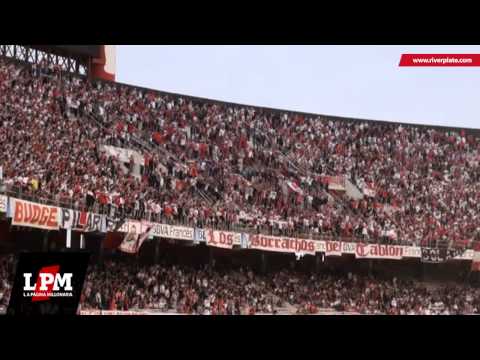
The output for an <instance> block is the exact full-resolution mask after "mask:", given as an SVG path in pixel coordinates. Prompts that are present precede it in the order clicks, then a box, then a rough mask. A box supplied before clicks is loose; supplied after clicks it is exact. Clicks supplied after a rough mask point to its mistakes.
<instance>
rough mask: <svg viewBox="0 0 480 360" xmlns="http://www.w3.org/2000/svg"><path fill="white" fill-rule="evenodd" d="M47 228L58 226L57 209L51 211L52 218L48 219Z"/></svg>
mask: <svg viewBox="0 0 480 360" xmlns="http://www.w3.org/2000/svg"><path fill="white" fill-rule="evenodd" d="M47 226H52V227H53V226H57V208H52V209H51V210H50V217H49V218H48V222H47Z"/></svg>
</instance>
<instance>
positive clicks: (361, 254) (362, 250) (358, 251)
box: [355, 243, 367, 257]
mask: <svg viewBox="0 0 480 360" xmlns="http://www.w3.org/2000/svg"><path fill="white" fill-rule="evenodd" d="M366 247H367V245H365V244H362V243H358V244H357V247H356V248H355V253H356V255H357V256H358V257H365V256H367V254H366V253H365V248H366Z"/></svg>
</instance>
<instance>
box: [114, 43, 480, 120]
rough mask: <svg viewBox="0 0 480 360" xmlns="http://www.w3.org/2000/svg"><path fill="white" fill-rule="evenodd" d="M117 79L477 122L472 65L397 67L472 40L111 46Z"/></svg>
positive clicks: (399, 116)
mask: <svg viewBox="0 0 480 360" xmlns="http://www.w3.org/2000/svg"><path fill="white" fill-rule="evenodd" d="M116 53H117V59H116V63H117V81H119V82H122V83H127V84H132V85H137V86H143V87H146V88H152V89H156V90H162V91H167V92H173V93H179V94H185V95H191V96H197V97H203V98H209V99H215V100H222V101H228V102H234V103H240V104H246V105H254V106H265V107H271V108H278V109H284V110H292V111H302V112H308V113H315V114H322V115H334V116H345V117H353V118H359V119H372V120H384V121H395V122H405V123H414V124H428V125H443V126H455V127H466V128H479V127H480V125H479V124H480V106H479V104H480V96H479V95H480V67H451V68H448V67H399V66H398V64H399V61H400V56H401V54H403V53H428V54H432V53H436V54H438V53H442V54H444V53H447V54H450V53H451V54H462V53H468V54H478V53H480V46H385V45H384V46H378V45H376V46H365V45H362V46H360V45H359V46H346V45H342V46H330V45H329V46H326V45H316V46H312V45H310V46H303V45H302V46H300V45H282V46H271V45H235V46H233V45H214V46H213V45H191V46H184V45H181V46H180V45H168V46H167V45H165V46H157V45H152V46H138V45H136V46H135V45H134V46H123V45H122V46H121V45H119V46H117V50H116Z"/></svg>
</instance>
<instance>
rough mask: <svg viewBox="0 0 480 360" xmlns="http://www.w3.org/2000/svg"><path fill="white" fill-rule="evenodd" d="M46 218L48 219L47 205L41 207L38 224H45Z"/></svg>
mask: <svg viewBox="0 0 480 360" xmlns="http://www.w3.org/2000/svg"><path fill="white" fill-rule="evenodd" d="M47 220H48V208H47V207H43V208H42V217H41V218H40V222H39V224H40V225H46V224H47Z"/></svg>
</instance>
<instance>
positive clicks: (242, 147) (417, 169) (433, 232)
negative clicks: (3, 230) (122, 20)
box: [0, 60, 480, 247]
mask: <svg viewBox="0 0 480 360" xmlns="http://www.w3.org/2000/svg"><path fill="white" fill-rule="evenodd" d="M0 104H1V108H0V121H1V125H0V140H1V141H2V143H3V144H4V149H5V151H4V152H2V154H0V163H1V164H2V165H3V168H4V178H5V183H6V185H7V186H9V187H14V188H16V189H21V191H22V193H23V194H26V195H31V196H35V197H37V198H48V199H54V200H55V201H57V202H59V201H62V202H64V203H68V204H72V206H73V207H76V208H88V209H96V210H97V211H102V212H106V211H109V212H111V213H112V214H115V215H124V214H127V215H128V216H132V217H137V218H148V219H151V220H158V221H166V222H182V223H188V224H191V225H198V226H213V227H217V228H226V229H230V228H232V227H240V226H241V227H245V228H247V229H249V230H251V231H268V232H271V233H275V234H284V235H293V234H297V235H298V234H303V235H305V234H307V235H308V236H315V235H326V236H336V237H341V238H353V239H356V240H362V241H386V242H392V243H404V244H405V243H406V244H412V243H415V244H419V245H420V244H429V245H432V244H436V243H438V242H439V241H445V242H450V245H455V246H462V247H465V246H471V245H472V243H473V242H476V241H480V218H479V216H480V215H479V214H480V168H479V166H480V165H479V162H480V142H479V141H478V138H475V137H473V136H471V135H466V134H465V133H464V132H463V131H460V132H445V131H440V130H435V129H431V128H422V127H413V126H412V127H404V126H401V125H396V124H379V123H369V122H362V121H355V122H347V121H340V120H338V121H333V120H331V119H323V118H320V117H316V118H313V117H306V116H303V115H295V114H289V113H285V112H284V113H281V112H275V111H269V110H268V111H267V110H259V109H254V108H249V107H242V106H233V105H227V104H219V103H213V102H207V101H202V100H190V99H185V98H182V97H179V96H172V95H164V94H158V93H154V92H153V91H148V90H141V89H136V88H132V87H128V86H125V85H119V84H113V83H106V82H90V81H86V80H84V79H80V78H74V77H70V76H66V75H65V74H61V73H60V72H59V71H58V70H57V69H55V68H53V67H52V68H45V67H42V66H33V67H32V68H27V67H22V66H19V65H16V64H13V63H7V61H5V60H0ZM102 144H103V145H105V144H108V145H114V146H117V147H121V148H127V149H136V150H138V151H139V152H141V154H142V155H143V156H144V159H145V166H144V167H143V168H142V172H141V175H140V176H136V175H135V174H134V172H133V171H132V169H133V163H130V164H126V165H125V164H120V162H119V161H118V159H115V158H114V157H109V156H107V155H106V153H105V152H102V151H101V147H100V145H102ZM339 178H340V179H347V180H349V181H351V182H352V183H353V184H354V185H356V186H357V187H358V188H359V189H360V190H361V191H362V192H363V194H364V197H363V198H362V199H358V200H353V199H349V198H347V197H346V196H345V194H344V191H343V189H340V191H338V190H339V189H338V187H337V188H336V189H337V191H333V190H332V185H335V183H337V182H338V179H339ZM340 183H342V181H340ZM299 236H301V235H299Z"/></svg>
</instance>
